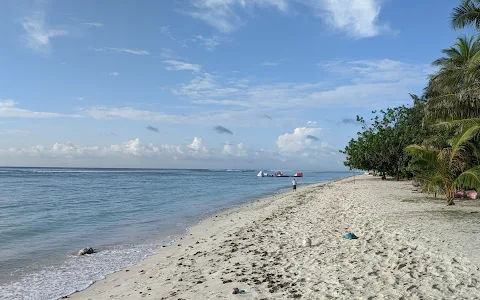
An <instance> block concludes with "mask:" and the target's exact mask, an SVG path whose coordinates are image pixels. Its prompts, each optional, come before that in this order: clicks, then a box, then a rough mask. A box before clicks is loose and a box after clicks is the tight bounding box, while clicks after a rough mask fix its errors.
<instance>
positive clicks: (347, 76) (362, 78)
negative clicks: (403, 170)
mask: <svg viewBox="0 0 480 300" xmlns="http://www.w3.org/2000/svg"><path fill="white" fill-rule="evenodd" d="M320 66H321V67H324V68H325V70H326V71H327V72H329V76H327V77H325V78H326V79H323V80H322V81H319V82H283V83H274V84H267V85H265V84H264V85H262V84H254V83H253V82H251V81H247V82H246V83H242V86H238V82H239V81H238V80H237V81H235V80H231V79H228V80H225V79H224V80H222V78H220V77H219V76H214V75H212V74H210V73H203V74H199V75H197V76H195V78H194V79H192V80H191V81H190V82H189V83H188V84H181V85H180V86H179V88H177V89H174V90H173V91H172V92H173V93H174V94H176V95H179V96H183V97H185V98H187V99H190V101H192V102H193V103H196V104H206V105H208V104H215V105H225V106H227V105H230V106H238V107H248V108H251V109H289V108H320V107H363V108H378V107H379V106H380V107H385V106H389V105H396V104H399V103H402V104H403V103H405V102H407V101H410V98H409V96H408V93H412V92H420V91H421V89H422V88H423V86H424V84H425V83H426V81H427V76H428V74H430V72H431V68H430V67H429V66H427V65H414V64H408V63H404V62H400V61H393V60H388V59H383V60H364V61H346V62H343V61H342V62H329V63H324V64H320ZM247 83H248V84H247Z"/></svg>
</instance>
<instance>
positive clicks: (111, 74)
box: [108, 72, 120, 77]
mask: <svg viewBox="0 0 480 300" xmlns="http://www.w3.org/2000/svg"><path fill="white" fill-rule="evenodd" d="M108 75H110V76H113V77H117V76H120V73H118V72H110V73H108Z"/></svg>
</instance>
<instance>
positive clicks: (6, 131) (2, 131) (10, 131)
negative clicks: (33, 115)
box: [0, 129, 30, 136]
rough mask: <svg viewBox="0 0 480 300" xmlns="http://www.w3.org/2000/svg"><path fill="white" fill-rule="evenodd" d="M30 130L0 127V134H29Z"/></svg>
mask: <svg viewBox="0 0 480 300" xmlns="http://www.w3.org/2000/svg"><path fill="white" fill-rule="evenodd" d="M29 134H30V131H28V130H18V129H0V135H21V136H25V135H29Z"/></svg>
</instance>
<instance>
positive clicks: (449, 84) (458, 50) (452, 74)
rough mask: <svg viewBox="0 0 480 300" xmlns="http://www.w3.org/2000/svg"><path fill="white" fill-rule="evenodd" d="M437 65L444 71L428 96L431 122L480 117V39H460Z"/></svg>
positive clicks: (432, 83)
mask: <svg viewBox="0 0 480 300" xmlns="http://www.w3.org/2000/svg"><path fill="white" fill-rule="evenodd" d="M479 1H480V0H479ZM442 53H444V54H445V56H444V57H442V58H439V59H437V60H435V61H434V62H433V65H435V66H438V67H440V70H439V71H438V72H437V73H436V74H434V75H432V76H430V81H429V84H428V87H427V88H426V96H427V98H428V99H429V101H428V105H427V109H426V116H427V119H428V120H429V121H438V120H445V119H447V120H448V119H456V118H465V117H476V116H478V115H480V97H479V95H480V39H478V38H474V37H470V38H467V37H465V36H464V37H459V38H458V39H457V41H456V43H455V44H454V45H453V46H452V47H450V48H448V49H444V50H442Z"/></svg>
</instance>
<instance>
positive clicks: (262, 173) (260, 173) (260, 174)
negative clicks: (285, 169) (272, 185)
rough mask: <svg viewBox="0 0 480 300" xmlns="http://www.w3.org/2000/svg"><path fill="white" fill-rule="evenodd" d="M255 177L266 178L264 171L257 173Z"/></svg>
mask: <svg viewBox="0 0 480 300" xmlns="http://www.w3.org/2000/svg"><path fill="white" fill-rule="evenodd" d="M257 177H268V174H267V173H266V172H265V171H263V170H262V171H260V172H258V174H257Z"/></svg>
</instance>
